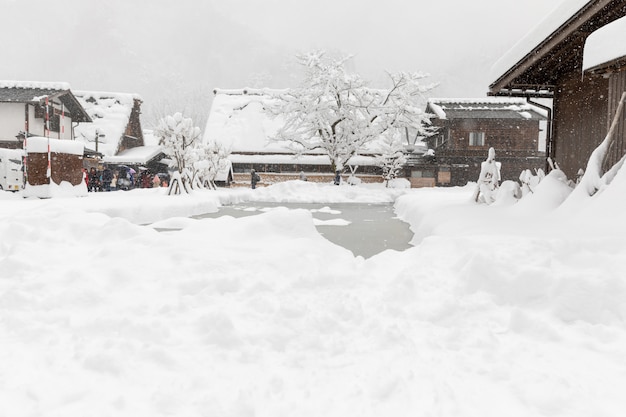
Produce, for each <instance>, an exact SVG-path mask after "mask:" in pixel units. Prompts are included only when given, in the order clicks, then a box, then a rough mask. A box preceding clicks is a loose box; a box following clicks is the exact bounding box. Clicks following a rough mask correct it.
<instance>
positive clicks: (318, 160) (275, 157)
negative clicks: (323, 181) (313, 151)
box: [228, 154, 378, 166]
mask: <svg viewBox="0 0 626 417" xmlns="http://www.w3.org/2000/svg"><path fill="white" fill-rule="evenodd" d="M228 159H229V160H230V161H231V162H233V163H235V164H283V165H291V164H294V165H328V166H330V159H329V158H328V156H327V155H326V154H319V155H301V156H298V157H296V156H295V155H286V154H263V155H258V154H257V155H247V154H230V155H229V156H228ZM345 165H359V166H377V165H378V163H377V160H376V158H375V157H373V156H365V155H356V156H353V157H352V158H350V160H349V161H348V163H346V164H345Z"/></svg>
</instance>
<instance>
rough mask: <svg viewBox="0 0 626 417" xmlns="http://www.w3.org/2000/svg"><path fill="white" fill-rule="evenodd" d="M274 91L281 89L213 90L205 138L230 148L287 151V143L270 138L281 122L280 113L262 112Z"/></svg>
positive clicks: (206, 140) (207, 141)
mask: <svg viewBox="0 0 626 417" xmlns="http://www.w3.org/2000/svg"><path fill="white" fill-rule="evenodd" d="M250 91H252V93H250ZM274 91H281V90H269V89H256V90H250V89H240V90H221V89H216V90H214V92H215V97H214V98H213V104H212V105H211V112H210V114H209V119H208V121H207V125H206V129H205V131H204V132H205V133H204V142H205V143H210V142H217V143H220V144H222V145H224V146H225V147H226V148H229V149H230V150H231V151H232V152H283V153H284V152H288V148H287V145H286V144H284V143H277V142H274V141H273V140H272V139H273V138H274V137H275V136H276V132H278V130H279V129H280V127H281V126H282V125H283V121H282V119H281V117H276V118H272V117H271V116H270V115H269V114H267V113H265V108H266V105H268V104H270V103H271V101H272V100H274V98H273V94H272V93H273V92H274Z"/></svg>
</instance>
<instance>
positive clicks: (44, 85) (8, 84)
mask: <svg viewBox="0 0 626 417" xmlns="http://www.w3.org/2000/svg"><path fill="white" fill-rule="evenodd" d="M0 88H23V89H41V90H69V89H70V85H69V84H68V83H65V82H46V81H14V80H0Z"/></svg>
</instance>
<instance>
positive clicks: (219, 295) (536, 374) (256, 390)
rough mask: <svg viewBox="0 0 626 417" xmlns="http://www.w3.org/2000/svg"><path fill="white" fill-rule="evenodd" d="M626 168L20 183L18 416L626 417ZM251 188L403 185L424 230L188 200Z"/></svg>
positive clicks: (6, 231) (12, 353) (7, 235)
mask: <svg viewBox="0 0 626 417" xmlns="http://www.w3.org/2000/svg"><path fill="white" fill-rule="evenodd" d="M623 177H624V175H622V176H621V177H618V178H616V179H615V180H614V182H613V183H612V184H611V186H610V187H608V188H607V189H606V190H605V191H604V192H602V193H601V194H600V195H597V196H596V197H594V198H587V199H582V198H579V197H577V196H576V195H572V197H576V204H571V203H569V204H567V202H566V203H565V204H562V205H560V203H561V202H562V200H563V199H564V198H565V197H566V196H567V194H568V191H567V190H566V189H565V188H564V186H563V185H562V184H560V183H559V182H558V181H557V180H555V179H554V178H552V177H551V176H548V177H547V178H546V179H545V180H544V181H543V182H542V183H541V186H540V188H539V189H537V190H536V192H535V194H532V195H530V196H528V197H526V198H525V199H524V200H522V201H520V202H519V203H517V204H515V205H508V204H496V205H492V206H484V205H475V204H473V203H472V202H471V201H470V199H471V195H472V191H473V189H472V188H471V187H470V186H468V187H464V188H452V189H413V190H409V189H393V190H387V189H384V188H380V187H375V186H369V187H366V186H356V187H351V186H340V187H336V186H332V185H319V184H313V183H303V182H290V183H284V184H277V185H274V186H271V187H268V188H262V189H257V190H254V191H252V190H247V189H231V190H218V191H214V192H211V191H206V192H196V193H194V194H193V195H189V196H176V197H171V196H166V195H164V192H165V190H163V189H159V190H134V191H130V192H113V193H97V194H90V195H89V196H87V197H84V198H55V199H49V200H38V199H23V198H22V197H21V196H19V195H14V194H9V193H1V194H0V416H1V417H21V416H59V417H61V416H63V417H79V416H80V417H84V416H94V417H96V416H97V417H100V416H129V417H130V416H132V417H140V416H146V417H148V416H150V417H153V416H176V417H182V416H190V417H191V416H225V417H226V416H227V417H231V416H232V417H247V416H257V417H281V416H289V417H296V416H297V417H321V416H324V417H348V416H359V417H368V416H372V417H373V416H385V417H399V416H411V417H415V416H450V417H452V416H477V417H478V416H480V417H489V416H494V417H495V416H498V417H501V416H507V417H517V416H520V417H521V416H524V417H528V416H568V417H590V416H594V417H601V416H622V415H624V412H625V410H626V407H625V406H626V397H625V396H624V386H626V326H625V324H626V281H625V279H626V271H625V267H624V265H626V234H625V232H626V222H625V221H624V220H623V213H624V212H625V210H626V193H625V192H624V191H625V190H626V179H625V178H623ZM247 200H256V201H271V202H281V201H282V202H327V203H332V202H335V201H337V202H346V201H355V202H383V201H395V205H396V211H397V213H398V215H399V216H401V217H402V218H403V219H405V220H406V221H408V222H410V224H411V226H412V229H413V231H414V232H415V239H414V242H413V243H414V244H415V247H414V248H412V249H409V250H407V251H404V252H394V251H386V252H383V253H381V254H379V255H376V256H374V257H372V258H369V259H367V260H365V259H363V258H361V257H354V256H353V255H352V253H351V252H350V251H348V250H347V249H344V248H341V247H338V246H335V245H334V244H332V243H330V242H328V241H327V240H325V239H324V238H322V237H321V236H320V235H319V234H318V233H317V232H316V230H315V226H314V222H313V217H312V215H311V213H310V212H308V211H306V210H287V209H276V210H271V211H268V212H265V213H263V214H259V215H257V216H251V217H244V218H240V219H234V218H230V217H228V218H219V219H203V220H194V219H190V218H188V216H191V215H194V214H200V213H202V212H207V211H214V210H216V209H217V207H218V206H219V205H221V204H228V203H235V202H242V201H247ZM568 202H569V200H568ZM148 223H150V224H152V225H151V226H145V224H148ZM161 227H162V228H168V227H177V228H181V229H182V230H180V231H176V232H158V231H156V230H155V228H161ZM338 227H341V226H338Z"/></svg>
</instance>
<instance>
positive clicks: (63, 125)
mask: <svg viewBox="0 0 626 417" xmlns="http://www.w3.org/2000/svg"><path fill="white" fill-rule="evenodd" d="M59 132H60V133H59V134H60V137H59V138H60V139H65V138H64V136H65V104H63V103H61V126H60V128H59Z"/></svg>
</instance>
